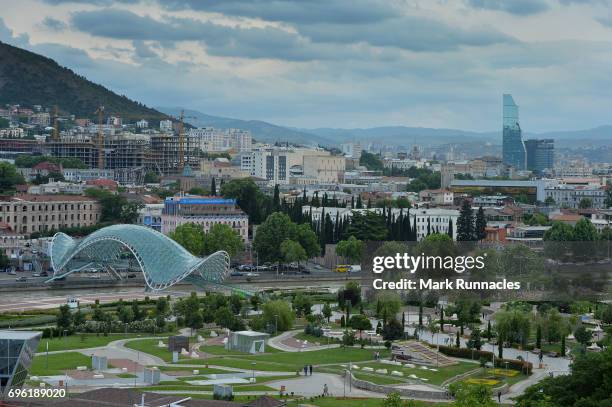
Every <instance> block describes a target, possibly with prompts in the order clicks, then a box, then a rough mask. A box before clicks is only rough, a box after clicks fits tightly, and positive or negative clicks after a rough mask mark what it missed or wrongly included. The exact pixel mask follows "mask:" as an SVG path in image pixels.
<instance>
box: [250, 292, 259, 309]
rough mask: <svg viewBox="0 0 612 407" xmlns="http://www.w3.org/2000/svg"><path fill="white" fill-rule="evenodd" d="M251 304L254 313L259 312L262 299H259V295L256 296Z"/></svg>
mask: <svg viewBox="0 0 612 407" xmlns="http://www.w3.org/2000/svg"><path fill="white" fill-rule="evenodd" d="M250 302H251V307H253V311H257V310H259V305H260V304H261V298H260V297H259V295H257V294H255V295H254V296H252V297H251V299H250Z"/></svg>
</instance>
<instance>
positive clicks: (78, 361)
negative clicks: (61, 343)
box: [30, 352, 91, 376]
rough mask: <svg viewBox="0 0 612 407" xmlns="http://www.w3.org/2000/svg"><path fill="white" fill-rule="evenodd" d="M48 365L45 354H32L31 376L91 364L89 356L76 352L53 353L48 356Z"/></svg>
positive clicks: (47, 374)
mask: <svg viewBox="0 0 612 407" xmlns="http://www.w3.org/2000/svg"><path fill="white" fill-rule="evenodd" d="M48 358H49V366H48V367H46V363H47V356H46V355H37V356H34V360H33V361H32V367H31V368H30V375H31V376H52V375H61V374H64V371H65V370H72V369H76V367H77V366H88V367H89V366H91V358H90V357H89V356H85V355H83V354H81V353H78V352H63V353H53V354H50V355H49V356H48Z"/></svg>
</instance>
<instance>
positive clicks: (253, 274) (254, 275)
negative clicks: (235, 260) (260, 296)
mask: <svg viewBox="0 0 612 407" xmlns="http://www.w3.org/2000/svg"><path fill="white" fill-rule="evenodd" d="M246 276H247V277H259V273H246Z"/></svg>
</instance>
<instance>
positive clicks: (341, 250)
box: [336, 236, 364, 264]
mask: <svg viewBox="0 0 612 407" xmlns="http://www.w3.org/2000/svg"><path fill="white" fill-rule="evenodd" d="M363 247H364V245H363V242H362V241H361V240H357V239H356V238H355V236H351V237H349V238H348V239H346V240H341V241H339V242H338V244H337V245H336V254H337V255H338V256H342V257H346V258H347V259H349V260H350V261H351V262H352V263H355V264H356V263H360V262H361V255H362V253H363Z"/></svg>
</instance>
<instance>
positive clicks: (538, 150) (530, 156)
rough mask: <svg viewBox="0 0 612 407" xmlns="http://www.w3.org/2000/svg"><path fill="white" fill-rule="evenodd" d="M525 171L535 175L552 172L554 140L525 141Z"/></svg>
mask: <svg viewBox="0 0 612 407" xmlns="http://www.w3.org/2000/svg"><path fill="white" fill-rule="evenodd" d="M525 150H526V151H527V169H528V170H529V171H533V172H535V173H537V174H541V173H543V172H544V171H546V170H552V169H553V168H554V165H555V140H553V139H540V140H537V139H532V140H525Z"/></svg>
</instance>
